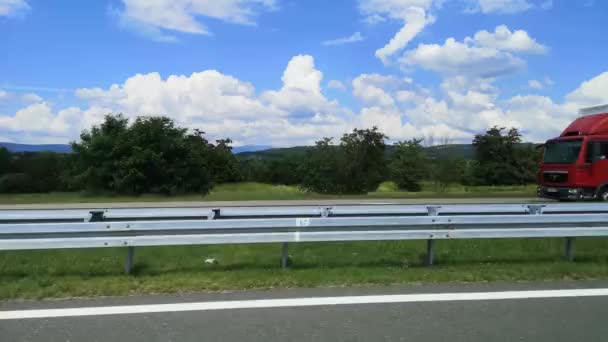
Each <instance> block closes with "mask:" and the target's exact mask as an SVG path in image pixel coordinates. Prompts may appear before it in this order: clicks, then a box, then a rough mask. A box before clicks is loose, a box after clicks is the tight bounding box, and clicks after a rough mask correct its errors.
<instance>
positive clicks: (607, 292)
mask: <svg viewBox="0 0 608 342" xmlns="http://www.w3.org/2000/svg"><path fill="white" fill-rule="evenodd" d="M593 296H608V288H603V289H573V290H538V291H504V292H463V293H425V294H404V295H377V296H343V297H312V298H282V299H256V300H234V301H217V302H197V303H176V304H149V305H124V306H102V307H83V308H63V309H41V310H15V311H0V320H4V319H24V318H51V317H75V316H101V315H123V314H138V313H158V312H183V311H209V310H229V309H259V308H282V307H302V306H322V305H346V304H383V303H384V304H385V303H415V302H445V301H479V300H504V299H530V298H566V297H593Z"/></svg>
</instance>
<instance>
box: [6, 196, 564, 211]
mask: <svg viewBox="0 0 608 342" xmlns="http://www.w3.org/2000/svg"><path fill="white" fill-rule="evenodd" d="M545 202H554V201H551V200H545V199H540V198H534V197H521V198H411V199H364V200H362V199H334V200H321V199H319V200H287V201H285V200H275V201H214V202H212V201H200V202H195V201H182V202H112V203H51V204H1V205H0V209H96V208H102V209H109V208H172V207H182V208H188V207H196V208H198V207H212V208H217V207H253V206H286V205H296V206H297V205H356V204H492V203H498V204H501V203H502V204H504V203H545Z"/></svg>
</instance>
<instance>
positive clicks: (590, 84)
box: [566, 71, 608, 108]
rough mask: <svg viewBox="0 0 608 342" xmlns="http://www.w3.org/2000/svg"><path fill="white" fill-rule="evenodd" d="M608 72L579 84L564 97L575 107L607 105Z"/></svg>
mask: <svg viewBox="0 0 608 342" xmlns="http://www.w3.org/2000/svg"><path fill="white" fill-rule="evenodd" d="M606 89H608V71H606V72H603V73H601V74H599V75H597V76H595V77H594V78H592V79H590V80H588V81H585V82H583V83H581V85H580V86H579V87H578V88H577V89H576V90H574V91H572V92H570V93H569V94H568V95H566V99H567V100H568V102H570V103H572V104H573V105H574V106H576V107H579V108H580V107H590V106H597V105H601V104H605V103H608V92H606Z"/></svg>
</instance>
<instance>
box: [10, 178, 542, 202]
mask: <svg viewBox="0 0 608 342" xmlns="http://www.w3.org/2000/svg"><path fill="white" fill-rule="evenodd" d="M535 195H536V186H535V185H527V186H499V187H465V186H462V185H453V186H450V187H448V188H447V189H446V190H445V191H441V192H437V191H435V190H434V188H433V186H432V185H431V184H429V183H424V184H423V189H422V191H420V192H405V191H399V190H398V189H397V188H396V187H395V185H394V184H393V183H392V182H385V183H382V184H381V185H380V186H379V187H378V190H377V191H375V192H371V193H368V194H366V195H343V196H338V195H321V194H317V193H307V192H303V191H300V190H299V189H298V187H296V186H286V185H271V184H261V183H234V184H220V185H218V186H216V187H215V188H214V189H213V190H212V191H211V193H209V194H208V195H206V196H201V195H196V194H192V195H181V196H162V195H141V196H110V195H94V196H91V195H85V194H82V193H77V192H62V193H43V194H0V204H25V203H101V202H161V201H248V200H306V199H336V198H338V199H339V198H354V199H366V198H367V199H375V198H476V197H479V198H483V197H534V196H535Z"/></svg>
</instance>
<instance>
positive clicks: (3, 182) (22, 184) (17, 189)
mask: <svg viewBox="0 0 608 342" xmlns="http://www.w3.org/2000/svg"><path fill="white" fill-rule="evenodd" d="M0 192H2V193H23V192H34V189H33V188H32V177H31V176H30V175H27V174H25V173H7V174H5V175H4V176H2V177H0Z"/></svg>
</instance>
